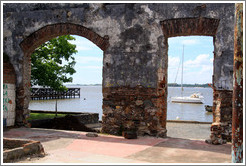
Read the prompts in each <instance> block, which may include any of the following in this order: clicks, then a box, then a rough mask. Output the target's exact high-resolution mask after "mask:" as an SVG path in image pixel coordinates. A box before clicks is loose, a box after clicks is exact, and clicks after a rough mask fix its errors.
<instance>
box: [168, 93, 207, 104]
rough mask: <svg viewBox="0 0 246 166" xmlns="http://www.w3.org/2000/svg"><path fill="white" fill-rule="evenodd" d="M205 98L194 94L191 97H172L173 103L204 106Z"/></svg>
mask: <svg viewBox="0 0 246 166" xmlns="http://www.w3.org/2000/svg"><path fill="white" fill-rule="evenodd" d="M203 98H204V97H203V96H201V95H200V94H199V93H193V94H192V95H191V96H185V97H172V98H171V101H172V102H173V103H191V104H203Z"/></svg>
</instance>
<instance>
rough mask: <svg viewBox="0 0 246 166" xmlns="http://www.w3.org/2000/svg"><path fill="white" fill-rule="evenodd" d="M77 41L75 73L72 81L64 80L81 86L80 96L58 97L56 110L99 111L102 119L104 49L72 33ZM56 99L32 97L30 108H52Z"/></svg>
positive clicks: (72, 41)
mask: <svg viewBox="0 0 246 166" xmlns="http://www.w3.org/2000/svg"><path fill="white" fill-rule="evenodd" d="M72 37H74V38H75V40H71V41H69V42H70V43H71V44H75V45H76V50H77V51H78V52H77V53H76V54H75V55H74V58H75V62H76V64H75V66H74V69H75V70H76V73H74V74H73V75H72V76H71V77H72V78H73V80H72V82H69V83H65V84H64V85H65V86H66V87H67V88H80V97H76V98H70V97H67V96H65V97H64V98H63V99H58V100H57V111H58V112H78V113H79V112H80V113H87V112H89V113H98V114H99V120H102V65H103V51H102V50H101V49H100V48H99V47H97V46H96V45H95V44H94V43H92V42H91V41H89V40H88V39H86V38H84V37H80V36H77V35H72ZM63 64H66V63H63ZM55 105H56V99H45V100H31V101H30V104H29V109H30V110H32V111H33V110H34V111H37V110H42V111H55Z"/></svg>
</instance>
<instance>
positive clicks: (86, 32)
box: [16, 23, 109, 125]
mask: <svg viewBox="0 0 246 166" xmlns="http://www.w3.org/2000/svg"><path fill="white" fill-rule="evenodd" d="M68 34H69V35H78V36H81V37H85V38H87V39H88V40H90V41H92V42H93V43H94V44H96V45H97V46H98V47H99V48H100V49H101V50H102V51H105V50H106V49H107V48H108V46H109V42H108V37H107V36H105V37H101V36H100V35H98V34H97V33H95V32H93V31H92V30H90V29H88V28H85V27H83V26H81V25H76V24H70V23H61V24H53V25H47V26H45V27H43V28H41V29H39V30H37V31H35V32H34V33H32V34H31V35H29V36H28V37H27V38H26V39H24V40H23V41H22V42H21V44H20V47H21V48H22V51H23V53H24V57H23V60H22V65H23V70H22V72H23V78H22V80H23V82H22V84H21V85H20V86H19V87H18V88H17V92H16V93H17V96H16V97H17V99H16V102H17V104H16V105H17V108H16V125H23V123H24V124H25V123H26V118H27V117H28V115H29V110H28V107H29V101H30V86H31V84H30V78H31V53H32V52H33V51H34V50H35V48H37V47H38V46H39V45H41V44H42V43H44V42H46V41H48V40H50V39H52V38H54V37H57V36H62V35H68Z"/></svg>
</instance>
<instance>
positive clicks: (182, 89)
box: [181, 45, 184, 97]
mask: <svg viewBox="0 0 246 166" xmlns="http://www.w3.org/2000/svg"><path fill="white" fill-rule="evenodd" d="M183 69H184V45H183V53H182V73H181V95H182V97H183V91H184V88H183Z"/></svg>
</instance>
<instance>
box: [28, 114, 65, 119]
mask: <svg viewBox="0 0 246 166" xmlns="http://www.w3.org/2000/svg"><path fill="white" fill-rule="evenodd" d="M66 115H67V114H57V117H63V116H66ZM55 116H56V114H49V113H30V117H29V118H28V120H36V119H53V118H54V117H55Z"/></svg>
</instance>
